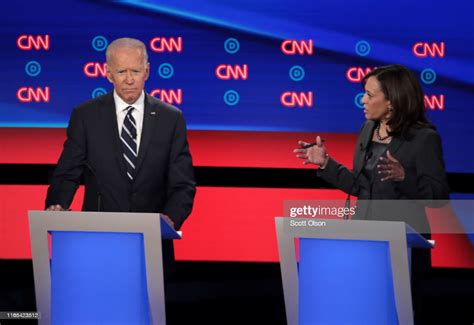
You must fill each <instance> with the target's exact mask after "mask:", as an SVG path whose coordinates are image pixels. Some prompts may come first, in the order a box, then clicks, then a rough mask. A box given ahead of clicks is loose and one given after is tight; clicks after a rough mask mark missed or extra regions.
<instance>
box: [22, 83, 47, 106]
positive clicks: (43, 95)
mask: <svg viewBox="0 0 474 325" xmlns="http://www.w3.org/2000/svg"><path fill="white" fill-rule="evenodd" d="M16 97H17V98H18V100H19V101H20V102H22V103H31V102H36V103H40V102H45V103H49V99H50V93H49V87H45V88H44V89H43V88H40V87H38V88H36V89H34V88H33V87H21V88H20V89H18V91H17V92H16Z"/></svg>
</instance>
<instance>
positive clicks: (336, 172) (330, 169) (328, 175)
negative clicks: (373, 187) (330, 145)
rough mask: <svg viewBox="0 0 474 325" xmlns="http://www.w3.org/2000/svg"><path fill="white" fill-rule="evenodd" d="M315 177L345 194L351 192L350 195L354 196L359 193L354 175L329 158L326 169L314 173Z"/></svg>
mask: <svg viewBox="0 0 474 325" xmlns="http://www.w3.org/2000/svg"><path fill="white" fill-rule="evenodd" d="M316 175H317V176H318V177H320V178H321V179H323V180H324V181H326V182H328V183H329V184H331V185H332V186H334V187H336V188H338V189H340V190H342V191H344V192H345V193H348V194H349V191H351V192H352V193H351V195H355V196H357V195H358V193H359V186H358V184H357V183H355V182H356V178H355V176H354V173H353V172H352V171H350V170H349V169H348V168H347V167H345V166H344V165H342V164H340V163H338V162H337V161H335V160H333V159H332V158H329V160H328V163H327V165H326V168H324V169H318V170H317V171H316Z"/></svg>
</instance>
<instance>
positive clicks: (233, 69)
mask: <svg viewBox="0 0 474 325" xmlns="http://www.w3.org/2000/svg"><path fill="white" fill-rule="evenodd" d="M216 76H217V78H219V79H220V80H230V79H234V80H238V79H243V80H247V79H248V77H249V68H248V66H247V65H246V64H244V65H242V66H241V65H238V64H236V65H234V66H231V65H230V64H221V65H218V66H217V68H216Z"/></svg>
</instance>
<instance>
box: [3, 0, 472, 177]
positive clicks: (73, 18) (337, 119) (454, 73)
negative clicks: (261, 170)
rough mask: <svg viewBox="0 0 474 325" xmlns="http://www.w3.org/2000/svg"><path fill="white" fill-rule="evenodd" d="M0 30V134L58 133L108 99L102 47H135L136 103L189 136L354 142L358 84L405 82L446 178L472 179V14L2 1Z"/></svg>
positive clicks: (435, 7) (372, 5)
mask: <svg viewBox="0 0 474 325" xmlns="http://www.w3.org/2000/svg"><path fill="white" fill-rule="evenodd" d="M3 11H4V12H5V13H8V14H5V15H4V16H3V17H2V21H1V22H0V25H1V26H2V28H1V31H2V32H1V35H2V39H3V44H4V45H3V47H2V60H1V63H0V64H1V65H2V71H3V75H4V81H3V83H2V89H1V91H0V96H1V97H0V126H3V127H39V128H45V127H47V128H49V127H65V126H66V125H67V123H68V120H69V116H70V113H71V110H72V109H73V107H74V106H76V105H78V104H79V103H81V102H83V101H85V100H87V99H90V98H91V97H95V96H98V95H101V94H103V93H105V92H108V91H110V90H111V89H112V87H111V84H110V83H109V82H108V81H107V79H106V78H105V67H104V61H105V55H104V54H105V53H104V50H105V47H106V46H107V44H108V43H110V42H111V41H112V40H113V39H115V38H118V37H123V36H130V37H135V38H139V39H141V40H143V41H144V42H145V44H146V45H147V48H148V51H149V55H150V62H151V75H150V79H149V80H148V83H147V86H146V90H147V91H148V92H150V93H152V94H153V95H155V96H157V97H160V98H161V99H162V100H164V101H167V102H171V103H172V104H174V105H176V106H178V107H179V108H181V109H182V110H183V112H184V115H185V117H186V120H187V123H188V127H189V129H191V130H224V131H230V132H231V131H257V132H268V131H276V132H279V131H286V132H331V133H356V132H358V130H359V128H360V125H361V123H362V122H363V120H364V117H363V113H362V110H361V104H360V99H361V93H362V88H361V84H360V79H361V77H362V76H363V75H365V74H366V73H367V71H368V69H372V68H374V67H377V66H381V65H385V64H391V63H399V64H403V65H406V66H408V67H410V68H411V69H413V70H414V71H415V73H416V74H417V76H418V77H419V79H420V82H421V83H422V86H423V89H424V91H425V94H426V96H425V105H426V107H427V110H428V111H429V117H430V119H431V120H432V121H433V122H434V123H435V124H436V125H437V126H438V129H439V132H440V134H441V136H442V139H443V147H444V151H445V160H446V164H447V169H448V171H450V172H474V164H472V162H471V161H472V160H471V159H469V158H472V150H466V152H465V153H463V154H460V151H459V150H460V149H461V150H462V148H464V147H465V146H464V145H460V141H459V140H460V139H462V140H463V142H464V143H472V142H473V140H474V137H473V135H472V133H471V126H472V125H474V123H473V122H474V118H473V116H474V114H473V113H472V107H471V105H472V104H471V103H473V102H474V91H473V90H474V87H473V84H474V65H473V62H474V61H473V58H474V45H473V44H474V28H473V23H472V21H473V20H472V13H473V12H474V2H472V1H465V0H452V1H450V2H449V4H448V3H446V2H444V1H443V2H441V1H439V2H438V1H434V2H433V1H432V0H420V1H413V0H400V1H396V2H384V1H379V0H364V1H343V0H334V1H309V0H292V1H288V0H272V1H269V0H262V1H251V0H239V1H237V0H229V1H219V0H200V1H196V0H193V1H190V0H189V1H171V0H164V1H152V0H148V1H106V0H102V1H79V0H64V1H47V2H43V1H31V2H26V3H25V2H15V1H8V2H6V3H4V4H3Z"/></svg>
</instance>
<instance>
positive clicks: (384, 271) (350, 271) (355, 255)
mask: <svg viewBox="0 0 474 325" xmlns="http://www.w3.org/2000/svg"><path fill="white" fill-rule="evenodd" d="M299 254H300V262H299V289H298V290H299V297H298V303H299V305H298V306H299V323H300V324H301V325H307V324H308V325H309V324H398V319H397V311H396V306H395V297H394V291H393V281H392V271H391V263H390V254H389V246H388V242H376V241H360V240H334V239H309V238H302V239H300V241H299Z"/></svg>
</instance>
